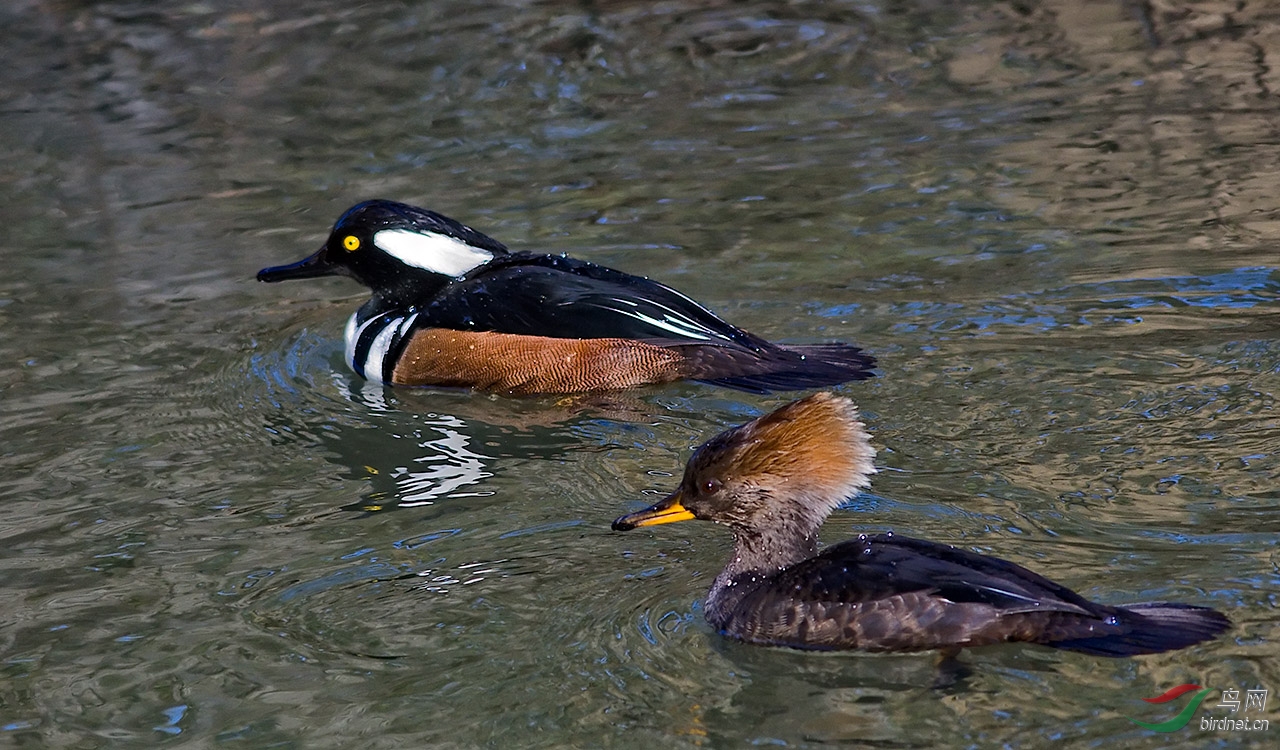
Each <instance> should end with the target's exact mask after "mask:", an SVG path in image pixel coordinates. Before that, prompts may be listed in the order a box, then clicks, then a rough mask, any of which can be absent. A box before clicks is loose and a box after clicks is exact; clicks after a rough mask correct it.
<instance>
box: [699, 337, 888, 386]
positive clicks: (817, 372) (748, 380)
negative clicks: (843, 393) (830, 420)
mask: <svg viewBox="0 0 1280 750" xmlns="http://www.w3.org/2000/svg"><path fill="white" fill-rule="evenodd" d="M706 349H711V347H706ZM720 353H727V352H725V350H723V349H721V350H720V352H716V353H708V354H709V355H711V356H709V357H708V359H716V358H717V357H715V356H714V355H715V354H720ZM726 359H736V357H726ZM708 364H710V362H708ZM717 364H719V363H717ZM724 364H727V362H726V363H724ZM734 365H736V366H734V367H732V368H730V367H725V368H724V369H725V370H727V371H728V372H726V374H725V375H724V376H722V377H715V375H716V374H717V372H716V371H717V370H719V369H720V368H718V367H715V366H712V367H708V368H707V370H708V372H707V375H711V376H712V377H700V376H695V377H696V379H697V380H699V381H701V382H703V383H711V384H713V385H719V386H724V387H726V388H736V389H738V390H741V391H748V392H751V393H769V392H770V391H795V390H802V389H805V388H825V387H827V386H833V385H839V384H840V383H847V382H849V381H852V380H866V379H867V378H870V377H873V376H874V375H875V373H874V372H872V370H873V369H874V368H875V366H876V360H875V357H872V356H871V355H870V354H866V353H864V352H863V351H862V350H861V349H859V348H858V347H856V346H850V345H849V344H812V345H806V346H787V347H781V346H780V347H777V348H776V349H774V350H772V351H767V352H762V353H752V356H751V357H750V359H745V361H738V362H735V363H734ZM735 370H736V371H737V372H735ZM722 371H723V370H722ZM739 373H740V374H739Z"/></svg>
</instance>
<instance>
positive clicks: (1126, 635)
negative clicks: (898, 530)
mask: <svg viewBox="0 0 1280 750" xmlns="http://www.w3.org/2000/svg"><path fill="white" fill-rule="evenodd" d="M872 455H873V451H872V449H871V447H870V441H869V439H868V437H867V435H866V432H865V430H864V429H863V427H862V424H861V422H859V421H858V415H857V410H856V408H855V407H854V406H853V404H852V402H850V401H849V400H847V399H843V398H839V397H836V396H833V395H831V394H828V393H818V394H815V395H813V396H810V397H808V398H806V399H802V400H800V401H797V402H793V403H791V404H788V405H786V406H784V407H782V408H780V409H778V410H777V411H775V412H773V413H771V414H768V415H765V416H763V417H760V418H758V419H756V420H752V421H751V422H748V423H746V424H744V425H741V426H739V427H735V428H733V429H731V430H728V431H726V432H724V433H721V434H720V435H718V436H716V437H715V438H712V439H711V440H709V441H708V442H707V443H705V444H704V445H703V446H701V447H700V448H699V449H698V450H697V451H696V452H695V453H694V455H693V457H692V458H691V459H690V460H689V465H688V467H687V468H686V470H685V474H684V477H683V479H682V481H681V483H680V488H679V489H678V490H677V491H676V492H674V493H672V494H671V495H670V496H668V497H667V498H665V499H663V500H662V501H660V502H658V503H656V504H655V505H653V506H651V507H649V508H646V509H644V510H641V511H638V512H636V513H632V514H629V515H626V516H623V517H621V518H619V519H618V520H617V521H615V522H614V528H615V529H619V530H627V529H632V528H636V527H637V526H646V525H652V524H658V523H666V522H669V521H680V520H687V519H691V518H697V519H702V520H709V521H713V522H716V523H720V524H723V525H726V526H728V527H729V529H730V530H731V531H732V533H733V537H734V550H733V555H732V557H731V558H730V560H729V562H728V564H727V565H726V566H725V569H724V570H723V571H722V572H721V573H720V574H719V575H718V576H717V577H716V580H715V582H714V583H713V584H712V586H711V591H710V592H709V593H708V595H707V603H706V617H707V621H708V622H710V623H711V625H712V626H713V627H715V628H716V629H717V630H719V631H720V632H722V633H724V634H725V635H727V636H731V637H733V638H737V639H740V640H743V641H748V642H751V643H760V644H767V645H774V646H790V647H793V648H804V649H816V650H833V649H862V650H868V651H919V650H925V649H947V650H951V649H955V648H958V647H967V646H982V645H989V644H994V643H1003V642H1010V641H1017V642H1026V643H1036V644H1041V645H1045V646H1052V647H1055V648H1062V649H1070V650H1074V651H1080V652H1084V653H1089V654H1095V655H1100V656H1130V655H1135V654H1145V653H1157V652H1161V651H1168V650H1172V649H1177V648H1183V647H1185V646H1189V645H1191V644H1194V643H1198V642H1201V641H1205V640H1208V639H1211V638H1213V637H1215V636H1216V635H1218V634H1219V633H1221V632H1222V631H1224V630H1225V629H1226V628H1227V627H1229V625H1230V621H1229V620H1228V619H1227V618H1226V617H1225V616H1223V615H1222V614H1220V613H1218V612H1216V611H1214V610H1212V609H1208V608H1205V607H1196V606H1192V605H1184V604H1171V603H1151V604H1134V605H1128V606H1124V607H1116V606H1109V605H1105V604H1098V603H1096V602H1091V601H1089V600H1087V599H1085V598H1084V597H1081V596H1080V595H1078V594H1076V593H1075V592H1073V591H1071V590H1070V589H1068V588H1066V587H1065V586H1062V585H1060V584H1057V583H1054V582H1053V581H1050V580H1048V579H1046V578H1044V577H1043V576H1040V575H1037V574H1036V573H1033V572H1031V571H1029V570H1027V569H1026V568H1023V567H1021V566H1019V565H1016V564H1014V563H1011V562H1008V561H1005V560H1001V559H999V558H995V557H989V556H986V555H979V554H975V553H973V552H968V551H965V550H961V549H957V548H955V547H951V546H948V545H944V544H938V543H935V542H929V541H924V540H920V539H912V538H910V537H904V536H899V535H894V534H882V535H875V536H865V535H864V536H860V537H858V538H856V539H851V540H848V541H845V542H842V543H840V544H836V545H833V546H830V547H827V548H826V549H824V550H822V551H821V552H819V551H818V545H817V532H818V529H819V528H820V527H821V525H822V522H823V521H824V520H825V519H826V517H827V515H828V514H830V513H831V511H832V510H833V509H834V508H835V507H836V505H837V504H838V503H840V502H841V501H842V500H844V499H845V498H847V497H849V496H850V495H852V494H853V493H855V492H856V491H858V490H859V489H862V488H864V487H866V486H867V485H868V483H869V475H870V474H871V472H872V471H873V469H872V467H871V457H872Z"/></svg>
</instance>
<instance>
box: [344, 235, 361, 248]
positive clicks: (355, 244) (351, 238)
mask: <svg viewBox="0 0 1280 750" xmlns="http://www.w3.org/2000/svg"><path fill="white" fill-rule="evenodd" d="M342 246H343V247H345V248H346V249H347V252H352V251H355V250H359V249H360V238H359V237H357V236H355V235H354V234H348V235H347V236H346V237H343V238H342Z"/></svg>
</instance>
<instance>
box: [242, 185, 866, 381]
mask: <svg viewBox="0 0 1280 750" xmlns="http://www.w3.org/2000/svg"><path fill="white" fill-rule="evenodd" d="M329 275H342V276H349V277H351V278H353V279H355V280H356V281H358V282H360V283H362V284H364V285H365V286H366V287H368V288H369V289H370V290H371V291H372V296H371V297H370V298H369V300H368V301H367V302H365V303H364V304H363V305H362V306H361V307H360V308H359V309H358V310H357V311H356V312H355V313H354V314H353V315H352V316H351V318H350V319H349V320H348V321H347V325H346V329H345V332H344V334H343V339H344V341H345V355H346V361H347V363H348V364H349V365H350V367H351V368H352V369H353V370H354V371H355V372H356V373H357V374H358V375H360V376H361V377H364V378H366V379H368V380H371V381H375V382H379V383H384V384H389V385H403V386H442V387H449V386H454V387H469V388H474V389H477V390H482V391H489V392H498V393H507V394H512V395H533V394H572V393H589V392H596V391H617V390H623V389H628V388H634V387H640V386H646V385H653V384H661V383H669V382H674V381H678V380H694V381H700V382H704V383H710V384H713V385H718V386H724V387H727V388H733V389H737V390H740V391H746V392H752V393H769V392H773V391H778V390H783V391H785V390H801V389H809V388H822V387H829V386H833V385H837V384H840V383H846V382H850V381H856V380H864V379H866V378H869V377H872V376H873V374H874V372H873V370H874V368H875V366H876V362H875V359H874V357H872V356H871V355H869V354H867V353H865V352H863V351H862V349H861V348H859V347H856V346H852V345H849V344H844V343H838V342H837V343H828V344H808V345H781V344H774V343H771V342H769V341H766V340H765V339H763V338H761V337H759V336H756V335H754V334H752V333H749V332H747V331H744V330H742V329H741V328H738V327H736V326H734V325H732V324H730V323H727V322H725V321H724V320H722V319H721V318H719V317H717V316H716V315H715V313H712V312H711V311H710V310H708V309H707V308H705V307H703V306H702V305H700V304H698V303H697V302H695V301H693V300H692V299H690V298H689V297H686V296H685V295H683V294H681V293H680V292H677V291H676V290H674V289H672V288H670V287H668V286H665V285H663V284H661V283H658V282H656V281H652V280H650V279H648V278H645V277H642V276H633V275H631V274H628V273H623V272H622V271H615V270H613V269H611V268H606V267H604V266H600V265H596V264H595V263H590V262H587V261H584V260H578V259H576V258H571V257H569V256H567V255H550V254H540V253H530V252H511V251H510V250H508V249H507V247H506V246H505V245H503V244H502V243H501V242H498V241H497V240H495V239H493V238H491V237H489V236H487V235H485V234H482V233H480V232H478V231H476V230H474V229H472V228H471V227H468V226H466V225H464V224H461V223H459V222H457V221H455V220H453V219H450V218H448V217H446V216H442V215H441V214H438V213H435V212H434V211H429V210H427V209H423V208H418V207H416V206H411V205H408V204H405V203H397V202H394V201H389V200H381V199H379V200H369V201H365V202H362V203H358V204H356V205H355V206H352V207H351V208H350V209H348V210H347V211H346V212H345V213H343V214H342V216H340V217H339V218H338V221H337V222H336V223H335V224H334V225H333V229H332V230H331V231H330V233H329V237H328V239H327V240H326V241H325V243H324V245H323V246H322V247H321V248H320V249H319V250H318V251H317V252H315V253H313V254H312V255H310V256H308V257H306V258H303V259H302V260H300V261H297V262H295V263H291V264H288V265H282V266H273V267H270V268H264V269H262V270H261V271H259V272H258V275H257V278H258V280H259V281H264V282H278V281H285V280H287V279H305V278H313V277H317V276H329Z"/></svg>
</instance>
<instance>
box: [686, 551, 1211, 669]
mask: <svg viewBox="0 0 1280 750" xmlns="http://www.w3.org/2000/svg"><path fill="white" fill-rule="evenodd" d="M747 588H748V591H747V593H746V594H744V595H741V596H739V597H737V599H738V601H737V602H736V603H735V604H734V606H733V607H732V609H731V611H727V612H725V613H718V614H719V615H720V617H721V619H722V621H723V623H722V624H721V623H713V624H716V625H717V627H720V628H721V630H723V631H724V632H725V633H727V634H728V635H732V636H735V637H738V638H742V639H744V640H749V641H755V642H761V643H771V644H775V645H785V646H793V647H797V648H818V649H831V648H863V649H869V650H884V651H911V650H920V649H928V648H941V647H947V646H956V645H959V646H977V645H983V644H990V643H999V642H1002V641H1023V642H1027V643H1038V644H1041V645H1045V646H1052V647H1054V648H1062V649H1069V650H1071V651H1079V652H1082V653H1086V654H1093V655H1097V656H1112V657H1117V656H1133V655H1136V654H1151V653H1159V652H1162V651H1170V650H1173V649H1179V648H1184V647H1186V646H1189V645H1191V644H1194V643H1200V642H1202V641H1206V640H1209V639H1211V638H1214V637H1216V636H1217V635H1219V634H1220V633H1222V632H1223V631H1225V630H1226V629H1227V628H1228V627H1230V625H1231V621H1230V620H1229V619H1227V617H1226V616H1224V615H1222V614H1221V613H1219V612H1217V611H1215V610H1212V609H1209V608H1207V607H1197V606H1193V605H1186V604H1171V603H1165V602H1154V603H1149V604H1133V605H1129V606H1126V607H1111V606H1107V605H1105V604H1098V603H1095V602H1090V601H1089V600H1087V599H1085V598H1084V597H1082V596H1080V595H1079V594H1077V593H1075V592H1074V591H1072V590H1070V589H1068V588H1066V587H1065V586H1062V585H1060V584H1057V583H1054V582H1053V581H1050V580H1049V579H1047V578H1044V577H1043V576H1040V575H1037V574H1035V573H1032V572H1031V571H1029V570H1027V569H1026V568H1023V567H1022V566H1020V565H1015V564H1014V563H1011V562H1009V561H1007V560H1001V559H999V558H995V557H987V556H984V555H978V554H975V553H973V552H967V551H965V550H961V549H956V548H954V547H949V546H947V545H943V544H937V543H934V542H927V541H924V540H921V539H912V538H910V537H902V536H896V535H892V536H890V535H883V536H874V537H866V538H860V539H856V540H851V541H848V542H844V543H842V544H837V545H835V546H833V547H830V548H828V549H826V550H824V551H823V552H822V553H820V554H819V555H817V556H815V557H812V558H810V559H808V560H805V561H803V562H800V563H797V564H796V565H793V566H791V567H789V568H786V569H784V570H782V571H780V572H779V573H778V574H776V575H774V576H771V577H769V578H767V579H766V580H764V581H762V582H761V583H760V584H758V585H756V586H754V587H750V586H748V587H747ZM708 611H709V612H710V611H711V608H710V607H709V609H708Z"/></svg>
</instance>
